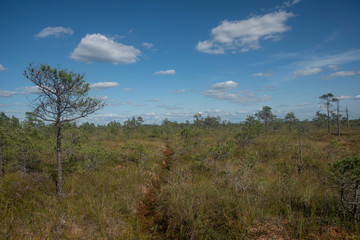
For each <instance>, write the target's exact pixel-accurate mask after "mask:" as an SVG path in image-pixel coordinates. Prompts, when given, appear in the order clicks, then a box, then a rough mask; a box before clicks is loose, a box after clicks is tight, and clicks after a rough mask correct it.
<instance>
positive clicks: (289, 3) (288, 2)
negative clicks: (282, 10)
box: [284, 0, 301, 7]
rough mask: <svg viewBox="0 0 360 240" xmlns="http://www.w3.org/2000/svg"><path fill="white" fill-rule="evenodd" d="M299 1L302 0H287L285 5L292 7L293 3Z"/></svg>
mask: <svg viewBox="0 0 360 240" xmlns="http://www.w3.org/2000/svg"><path fill="white" fill-rule="evenodd" d="M299 2H301V0H293V1H292V2H291V1H287V2H284V6H286V7H291V6H292V5H294V4H297V3H299Z"/></svg>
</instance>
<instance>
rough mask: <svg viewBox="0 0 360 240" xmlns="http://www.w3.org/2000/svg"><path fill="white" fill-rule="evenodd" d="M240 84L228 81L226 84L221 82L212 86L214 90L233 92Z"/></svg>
mask: <svg viewBox="0 0 360 240" xmlns="http://www.w3.org/2000/svg"><path fill="white" fill-rule="evenodd" d="M238 85H239V84H238V83H236V82H234V81H226V82H220V83H215V84H213V85H211V86H210V88H211V89H213V90H231V89H234V88H236V87H237V86H238Z"/></svg>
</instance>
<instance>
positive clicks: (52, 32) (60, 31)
mask: <svg viewBox="0 0 360 240" xmlns="http://www.w3.org/2000/svg"><path fill="white" fill-rule="evenodd" d="M73 33H74V31H73V30H72V29H71V28H64V27H46V28H44V29H43V30H41V31H40V32H39V33H38V34H35V37H36V38H45V37H49V36H54V37H56V38H58V37H60V36H62V35H65V34H69V35H72V34H73Z"/></svg>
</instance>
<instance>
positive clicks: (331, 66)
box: [328, 64, 340, 71]
mask: <svg viewBox="0 0 360 240" xmlns="http://www.w3.org/2000/svg"><path fill="white" fill-rule="evenodd" d="M328 68H330V69H331V70H333V71H336V70H339V69H340V67H339V66H337V65H335V64H330V65H328Z"/></svg>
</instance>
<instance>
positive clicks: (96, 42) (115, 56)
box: [70, 33, 141, 64]
mask: <svg viewBox="0 0 360 240" xmlns="http://www.w3.org/2000/svg"><path fill="white" fill-rule="evenodd" d="M140 53H141V51H140V50H139V49H136V48H134V47H133V46H128V45H125V44H122V43H119V42H116V41H114V40H113V39H109V38H107V37H105V36H104V35H101V34H99V33H98V34H86V36H85V37H84V38H82V39H81V42H80V43H79V45H78V46H77V48H76V49H74V51H73V52H72V54H71V56H70V58H72V59H74V60H76V61H79V62H86V63H92V62H111V63H113V64H118V63H119V62H121V63H125V64H130V63H136V62H137V61H138V58H137V57H138V55H140Z"/></svg>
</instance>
